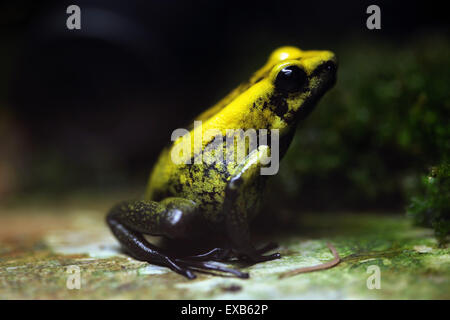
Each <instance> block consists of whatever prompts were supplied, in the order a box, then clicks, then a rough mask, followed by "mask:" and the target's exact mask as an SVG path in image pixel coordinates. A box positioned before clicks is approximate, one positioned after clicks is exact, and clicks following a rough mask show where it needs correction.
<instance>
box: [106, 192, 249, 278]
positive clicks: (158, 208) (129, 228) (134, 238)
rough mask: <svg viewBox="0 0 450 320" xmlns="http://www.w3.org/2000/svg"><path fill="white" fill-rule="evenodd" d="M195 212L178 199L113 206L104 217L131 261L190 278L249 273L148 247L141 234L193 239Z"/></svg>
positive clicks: (241, 275)
mask: <svg viewBox="0 0 450 320" xmlns="http://www.w3.org/2000/svg"><path fill="white" fill-rule="evenodd" d="M198 218H199V214H198V210H197V208H196V205H195V203H194V202H192V201H189V200H186V199H181V198H167V199H164V200H163V201H161V202H155V201H131V202H124V203H122V204H119V205H117V206H115V207H114V208H113V209H111V211H110V212H109V213H108V215H107V218H106V220H107V223H108V225H109V227H110V228H111V231H112V232H113V234H114V235H115V236H116V238H117V239H118V240H119V242H120V243H121V244H122V246H123V247H124V248H125V249H126V250H127V251H128V253H129V254H130V255H131V256H133V257H134V258H136V259H138V260H142V261H147V262H149V263H152V264H157V265H162V266H166V267H169V268H170V269H172V270H173V271H175V272H177V273H179V274H181V275H184V276H185V277H187V278H189V279H194V278H195V277H196V276H195V274H194V273H193V270H199V271H210V270H211V271H218V272H225V273H231V274H234V275H236V276H238V277H241V278H246V277H248V274H245V273H242V272H240V271H237V270H233V269H229V268H226V267H223V266H219V265H215V264H212V263H209V262H201V261H194V260H192V261H191V260H189V259H188V258H179V257H174V256H172V255H169V254H167V253H165V252H164V251H163V250H162V249H161V248H158V247H157V246H155V245H153V244H151V243H150V242H148V241H147V240H146V239H145V238H144V236H143V235H144V234H150V235H155V236H166V237H169V238H172V239H183V238H188V237H190V236H192V232H195V230H193V229H195V228H196V227H197V226H198Z"/></svg>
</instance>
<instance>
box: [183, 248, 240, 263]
mask: <svg viewBox="0 0 450 320" xmlns="http://www.w3.org/2000/svg"><path fill="white" fill-rule="evenodd" d="M231 258H233V255H232V251H231V249H225V248H214V249H211V250H209V251H207V252H205V253H201V254H197V255H194V256H189V257H187V258H185V259H186V260H193V261H229V260H230V259H231Z"/></svg>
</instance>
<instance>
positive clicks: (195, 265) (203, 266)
mask: <svg viewBox="0 0 450 320" xmlns="http://www.w3.org/2000/svg"><path fill="white" fill-rule="evenodd" d="M176 261H177V263H178V264H180V265H182V266H185V267H186V268H188V269H192V270H197V271H200V272H210V271H213V272H214V271H215V272H220V273H230V274H232V275H235V276H236V277H238V278H241V279H248V278H249V277H250V276H249V274H248V273H247V272H242V271H239V270H237V269H231V268H228V267H225V266H224V265H221V264H218V263H214V262H207V261H192V260H191V261H189V260H184V259H176Z"/></svg>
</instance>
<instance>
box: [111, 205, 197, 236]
mask: <svg viewBox="0 0 450 320" xmlns="http://www.w3.org/2000/svg"><path fill="white" fill-rule="evenodd" d="M199 218H200V215H199V213H198V210H197V207H196V205H195V203H194V202H193V201H190V200H187V199H183V198H175V197H173V198H166V199H164V200H162V201H160V202H156V201H147V200H142V201H132V202H125V203H122V204H119V205H118V206H116V207H114V208H113V209H112V210H111V211H110V213H109V214H108V218H107V219H108V223H109V222H110V221H111V220H115V221H117V222H120V223H121V224H123V225H124V226H126V227H128V228H130V229H132V230H134V231H137V232H140V233H144V234H150V235H154V236H166V237H168V238H171V239H181V238H189V237H192V233H191V232H192V230H193V229H195V226H196V224H197V223H198V220H199Z"/></svg>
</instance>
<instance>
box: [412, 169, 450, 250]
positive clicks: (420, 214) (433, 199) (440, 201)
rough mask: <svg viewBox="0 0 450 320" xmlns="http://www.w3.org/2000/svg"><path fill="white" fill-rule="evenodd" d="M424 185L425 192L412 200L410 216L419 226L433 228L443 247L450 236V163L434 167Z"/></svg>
mask: <svg viewBox="0 0 450 320" xmlns="http://www.w3.org/2000/svg"><path fill="white" fill-rule="evenodd" d="M422 183H423V191H422V193H421V194H420V195H418V196H416V197H414V198H412V200H411V204H410V205H409V207H408V215H409V216H411V217H412V218H413V219H414V221H415V223H416V224H417V225H422V226H427V227H432V228H433V229H434V231H435V234H436V237H437V239H438V240H439V243H440V244H441V245H443V244H445V243H446V242H448V235H449V234H450V163H449V162H448V161H444V162H443V163H442V164H441V165H439V166H437V167H433V168H432V169H431V170H430V174H429V175H428V176H426V177H423V179H422Z"/></svg>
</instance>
